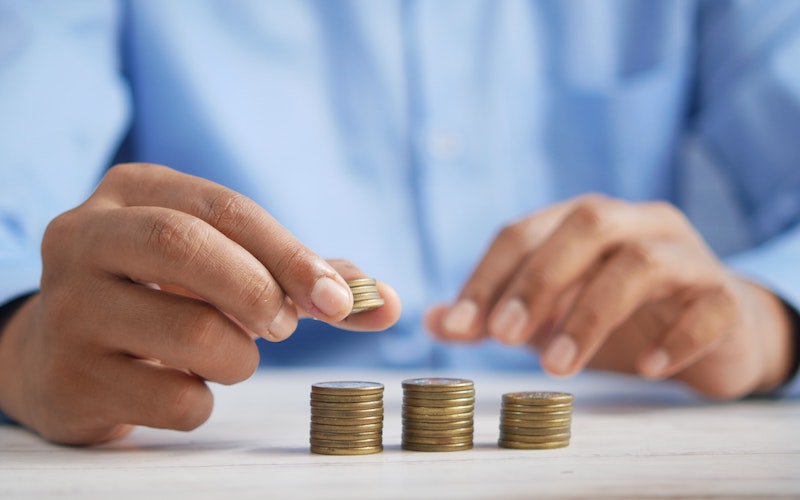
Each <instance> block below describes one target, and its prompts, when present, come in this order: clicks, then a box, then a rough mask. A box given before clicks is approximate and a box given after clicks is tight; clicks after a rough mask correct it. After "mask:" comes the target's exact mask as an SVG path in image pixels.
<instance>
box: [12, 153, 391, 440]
mask: <svg viewBox="0 0 800 500" xmlns="http://www.w3.org/2000/svg"><path fill="white" fill-rule="evenodd" d="M42 259H43V274H42V281H41V291H40V293H39V294H37V295H35V296H33V298H31V299H30V300H28V302H27V303H26V304H25V305H23V306H22V307H21V308H20V309H19V310H18V311H17V313H16V314H15V315H14V317H13V318H12V319H11V321H10V322H9V323H8V324H7V326H6V328H5V329H4V331H3V332H2V336H0V409H2V410H3V411H4V412H5V413H7V414H8V415H9V416H10V417H11V418H13V419H15V420H16V421H18V422H20V423H21V424H23V425H25V426H27V427H29V428H31V429H33V430H35V431H36V432H38V433H40V434H41V435H42V436H44V437H45V438H47V439H49V440H52V441H56V442H62V443H71V444H90V443H96V442H101V441H105V440H109V439H114V438H116V437H120V436H123V435H125V434H127V433H128V432H130V431H131V429H132V428H133V426H135V425H145V426H150V427H158V428H169V429H180V430H189V429H193V428H195V427H197V426H198V425H200V424H201V423H203V422H204V421H205V420H206V419H207V418H208V416H209V415H210V412H211V408H212V395H211V392H210V391H209V389H208V387H207V386H206V385H205V381H206V380H209V381H214V382H219V383H222V384H232V383H236V382H240V381H242V380H245V379H247V378H248V377H250V375H251V374H252V373H253V372H254V371H255V369H256V368H257V366H258V362H259V356H258V349H257V347H256V345H255V343H254V342H253V339H254V338H255V337H256V336H261V337H264V338H266V339H268V340H272V341H279V340H283V339H285V338H286V337H288V336H289V335H291V334H292V333H293V332H294V330H295V328H296V326H297V320H298V318H299V317H304V316H312V317H314V318H317V319H319V320H322V321H325V322H328V323H332V324H338V325H339V326H342V327H345V328H349V329H354V330H381V329H385V328H387V327H389V326H391V324H393V323H394V322H395V321H396V320H397V317H398V316H399V312H400V303H399V299H398V298H397V295H396V294H395V293H394V291H393V290H392V289H391V288H389V287H388V286H386V285H384V284H382V283H381V284H380V285H379V286H380V291H381V294H382V296H383V297H384V300H385V301H386V306H384V307H382V308H380V309H377V310H375V311H371V312H369V313H364V314H359V315H356V316H353V317H350V318H347V320H346V321H344V320H345V318H346V317H347V315H348V314H349V312H350V309H351V307H352V300H353V299H352V295H351V293H350V291H349V288H348V287H347V284H346V282H345V279H352V278H358V277H362V275H361V273H360V272H359V271H358V269H356V268H355V267H354V266H353V265H351V264H348V263H345V262H330V263H329V262H327V261H326V260H324V259H322V258H321V257H319V256H317V255H316V254H315V253H313V252H312V251H310V250H309V249H307V248H306V247H305V246H303V245H302V244H301V243H300V242H299V241H297V240H296V239H295V238H294V237H293V236H292V235H291V234H290V233H289V232H288V231H287V230H286V229H285V228H284V227H282V226H281V225H280V224H279V223H278V222H277V221H275V219H273V218H272V217H271V216H270V215H269V214H268V213H267V212H265V211H264V210H263V209H261V208H260V207H259V206H258V205H257V204H255V203H254V202H253V201H251V200H249V199H247V198H246V197H244V196H242V195H240V194H238V193H235V192H233V191H231V190H229V189H227V188H224V187H222V186H219V185H217V184H214V183H212V182H210V181H207V180H203V179H200V178H197V177H192V176H189V175H185V174H181V173H178V172H176V171H174V170H171V169H168V168H166V167H161V166H157V165H147V164H127V165H118V166H116V167H114V168H112V169H111V170H110V171H109V172H108V173H107V175H106V176H105V178H104V179H103V181H102V182H101V184H100V185H99V187H98V188H97V190H96V191H95V193H94V194H93V195H92V196H91V197H90V198H89V199H88V200H87V201H86V202H85V203H83V204H82V205H80V206H79V207H77V208H75V209H74V210H71V211H69V212H67V213H65V214H63V215H61V216H59V217H57V218H56V219H55V220H54V221H53V222H52V223H51V224H50V225H49V227H48V229H47V231H46V233H45V236H44V241H43V245H42ZM340 273H341V274H340ZM343 276H344V277H343Z"/></svg>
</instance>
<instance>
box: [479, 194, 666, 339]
mask: <svg viewBox="0 0 800 500" xmlns="http://www.w3.org/2000/svg"><path fill="white" fill-rule="evenodd" d="M673 211H674V209H670V208H667V207H666V206H665V205H664V204H662V203H652V204H642V205H634V204H630V203H626V202H621V201H618V200H612V199H607V198H598V197H591V198H584V199H582V200H581V201H580V202H577V203H575V205H574V206H573V208H572V210H571V211H570V212H569V214H568V215H567V216H566V217H565V218H564V220H563V222H562V223H561V224H560V225H559V226H558V227H557V228H556V229H555V231H553V233H552V234H551V235H550V237H549V238H547V239H546V240H545V241H544V242H542V243H541V245H540V246H539V247H538V248H537V249H536V251H535V252H533V253H531V254H530V256H529V257H528V258H527V259H526V260H525V261H524V262H523V263H522V265H521V266H520V268H519V270H518V272H517V273H516V274H515V276H514V278H513V280H512V281H511V282H510V283H509V284H508V286H507V288H506V290H505V291H504V293H503V295H502V297H501V298H500V299H499V301H498V303H497V305H496V307H495V308H494V309H493V310H492V311H491V313H490V316H489V322H488V325H489V332H490V334H491V335H492V336H493V337H494V338H496V339H497V340H499V341H501V342H503V343H506V344H520V343H523V342H526V341H529V340H530V339H531V337H533V336H534V335H535V334H536V332H537V331H538V330H539V329H540V328H541V327H542V325H544V324H545V323H546V322H547V321H548V318H549V317H550V316H551V311H553V309H554V307H555V305H556V304H557V302H558V300H559V297H560V296H561V295H562V294H564V293H565V291H566V290H568V289H569V288H570V287H571V286H573V285H574V284H575V283H576V282H578V281H579V280H581V279H582V278H584V277H585V276H586V275H587V274H588V273H589V272H590V271H591V270H592V269H593V268H594V267H595V266H597V265H598V264H599V263H600V262H601V261H602V260H603V259H604V258H605V256H606V254H607V252H609V251H610V250H611V249H612V248H614V247H616V246H618V245H620V244H621V243H623V242H625V241H629V240H634V239H642V238H648V239H649V238H653V239H655V238H664V237H666V236H671V235H673V234H675V233H676V232H677V231H678V230H679V228H678V226H679V225H680V224H679V223H678V222H677V221H678V220H679V219H680V217H676V216H674V215H673V214H672V212H673Z"/></svg>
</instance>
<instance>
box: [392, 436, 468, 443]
mask: <svg viewBox="0 0 800 500" xmlns="http://www.w3.org/2000/svg"><path fill="white" fill-rule="evenodd" d="M403 443H413V444H435V445H453V444H467V443H469V444H472V436H471V435H470V436H459V437H427V436H409V435H406V434H403Z"/></svg>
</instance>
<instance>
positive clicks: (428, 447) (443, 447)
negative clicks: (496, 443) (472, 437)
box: [402, 442, 472, 451]
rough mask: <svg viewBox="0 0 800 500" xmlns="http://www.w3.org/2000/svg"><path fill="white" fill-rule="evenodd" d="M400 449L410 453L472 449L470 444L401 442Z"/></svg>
mask: <svg viewBox="0 0 800 500" xmlns="http://www.w3.org/2000/svg"><path fill="white" fill-rule="evenodd" d="M402 448H403V449H404V450H411V451H463V450H470V449H472V443H459V444H421V443H406V442H403V444H402Z"/></svg>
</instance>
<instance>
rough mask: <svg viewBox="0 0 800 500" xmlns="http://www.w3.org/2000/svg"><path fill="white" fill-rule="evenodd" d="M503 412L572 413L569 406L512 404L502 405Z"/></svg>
mask: <svg viewBox="0 0 800 500" xmlns="http://www.w3.org/2000/svg"><path fill="white" fill-rule="evenodd" d="M500 408H501V409H503V410H508V411H521V412H525V413H557V412H561V413H572V405H571V404H563V405H562V404H559V405H517V404H512V403H503V404H502V405H501V406H500Z"/></svg>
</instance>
